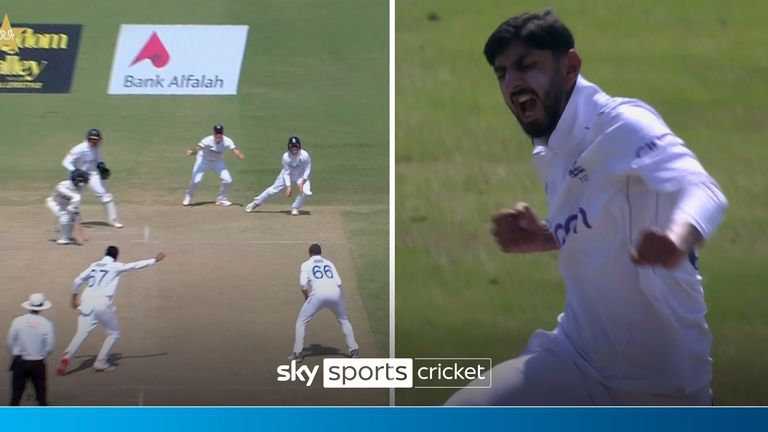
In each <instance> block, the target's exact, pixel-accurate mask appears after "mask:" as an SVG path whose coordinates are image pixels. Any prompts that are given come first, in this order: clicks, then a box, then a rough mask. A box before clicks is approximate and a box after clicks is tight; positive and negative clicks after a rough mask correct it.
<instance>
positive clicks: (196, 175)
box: [187, 159, 232, 201]
mask: <svg viewBox="0 0 768 432" xmlns="http://www.w3.org/2000/svg"><path fill="white" fill-rule="evenodd" d="M206 171H215V172H216V175H217V176H219V178H220V179H221V187H220V188H219V196H218V197H217V198H216V201H220V200H229V199H228V198H227V197H228V195H229V188H230V186H232V175H231V174H230V173H229V170H228V169H227V166H226V165H225V164H224V161H223V160H218V161H207V160H205V159H198V160H197V161H195V166H194V167H193V168H192V181H190V182H189V187H188V188H187V195H189V197H190V198H192V197H193V196H195V192H197V188H198V187H199V186H200V183H202V181H203V176H204V175H205V172H206Z"/></svg>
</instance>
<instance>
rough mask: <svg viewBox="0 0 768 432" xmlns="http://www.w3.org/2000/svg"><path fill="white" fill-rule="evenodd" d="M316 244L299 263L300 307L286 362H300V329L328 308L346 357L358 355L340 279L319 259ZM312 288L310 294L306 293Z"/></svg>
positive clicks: (301, 339) (318, 248)
mask: <svg viewBox="0 0 768 432" xmlns="http://www.w3.org/2000/svg"><path fill="white" fill-rule="evenodd" d="M320 253H321V250H320V245H319V244H316V243H315V244H312V245H310V246H309V259H308V260H307V261H305V262H304V263H302V264H301V268H300V270H299V285H300V286H301V293H302V294H303V295H304V299H305V300H306V301H305V302H304V306H302V307H301V310H300V311H299V316H298V318H296V339H295V340H294V343H293V354H291V356H290V357H288V360H296V361H301V360H302V358H303V357H302V351H304V328H305V327H306V326H307V323H309V322H310V321H311V320H312V317H314V316H315V314H316V313H318V312H319V311H320V310H321V309H323V308H327V309H330V310H331V311H332V312H333V314H334V315H336V319H337V320H339V325H341V331H342V333H344V338H345V339H346V342H347V349H349V356H350V357H358V356H359V347H358V345H357V341H355V332H354V331H353V330H352V324H351V323H350V322H349V319H348V318H347V309H346V307H345V306H344V295H343V294H342V292H341V277H340V276H339V272H338V271H337V270H336V266H334V265H333V263H332V262H330V261H329V260H327V259H325V258H323V257H322V256H320ZM310 287H311V288H312V292H311V293H308V290H309V289H310Z"/></svg>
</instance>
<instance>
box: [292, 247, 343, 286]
mask: <svg viewBox="0 0 768 432" xmlns="http://www.w3.org/2000/svg"><path fill="white" fill-rule="evenodd" d="M299 286H301V289H302V290H303V291H307V290H308V289H309V288H310V287H311V288H312V294H314V293H316V292H322V293H325V294H330V293H338V292H339V291H340V290H341V276H340V275H339V272H338V271H337V270H336V266H334V265H333V263H332V262H331V261H329V260H327V259H325V258H323V257H322V256H320V255H315V256H313V257H310V258H309V259H308V260H306V261H304V262H303V263H302V264H301V268H300V270H299Z"/></svg>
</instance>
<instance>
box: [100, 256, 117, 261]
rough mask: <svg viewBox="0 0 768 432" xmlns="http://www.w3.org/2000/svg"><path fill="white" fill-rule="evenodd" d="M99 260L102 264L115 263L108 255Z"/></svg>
mask: <svg viewBox="0 0 768 432" xmlns="http://www.w3.org/2000/svg"><path fill="white" fill-rule="evenodd" d="M101 260H102V261H104V262H115V261H116V260H115V259H114V258H112V257H111V256H109V255H105V256H104V258H102V259H101Z"/></svg>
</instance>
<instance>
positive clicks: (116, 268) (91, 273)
mask: <svg viewBox="0 0 768 432" xmlns="http://www.w3.org/2000/svg"><path fill="white" fill-rule="evenodd" d="M118 253H119V250H118V249H117V247H116V246H109V247H107V251H106V255H105V256H104V258H102V259H101V260H99V261H96V262H95V263H93V264H91V265H90V266H88V268H87V269H85V270H84V271H83V272H82V273H80V275H79V276H77V278H75V282H74V285H73V287H72V300H71V303H70V305H71V306H72V308H73V309H77V310H78V311H79V312H80V315H79V317H78V318H77V332H76V333H75V336H74V337H73V338H72V341H71V342H70V343H69V346H67V349H66V350H65V351H64V355H63V356H62V357H61V359H60V360H59V367H58V368H57V369H56V372H57V373H58V374H59V375H64V374H66V372H67V367H68V366H69V364H70V363H71V362H72V359H73V358H74V357H75V354H76V353H77V350H78V349H79V348H80V345H81V344H82V343H83V341H85V338H86V337H88V335H89V334H90V333H91V331H92V330H93V329H94V328H96V326H97V325H99V324H101V325H102V326H103V327H104V329H105V330H106V332H107V338H106V339H105V340H104V343H103V344H102V346H101V350H100V351H99V354H98V355H97V356H96V361H95V362H94V363H93V369H94V370H95V371H97V372H105V371H111V370H112V369H114V366H113V365H110V364H109V363H108V359H109V353H110V352H111V351H112V347H113V346H114V345H115V343H116V342H117V339H118V338H119V337H120V326H119V325H118V322H117V315H116V314H115V307H114V305H113V304H112V303H113V301H114V300H115V295H117V285H118V283H119V282H120V276H122V274H123V273H125V272H129V271H133V270H139V269H143V268H146V267H149V266H151V265H153V264H155V263H158V262H160V261H162V260H163V259H164V258H165V254H164V253H163V252H158V253H157V255H156V256H155V257H154V258H151V259H147V260H142V261H136V262H131V263H125V264H124V263H121V262H118V261H117V256H118ZM86 282H87V283H88V285H87V286H86V287H85V290H83V294H82V296H81V297H80V301H78V299H77V293H78V291H79V290H80V287H81V286H82V285H83V284H85V283H86Z"/></svg>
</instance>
